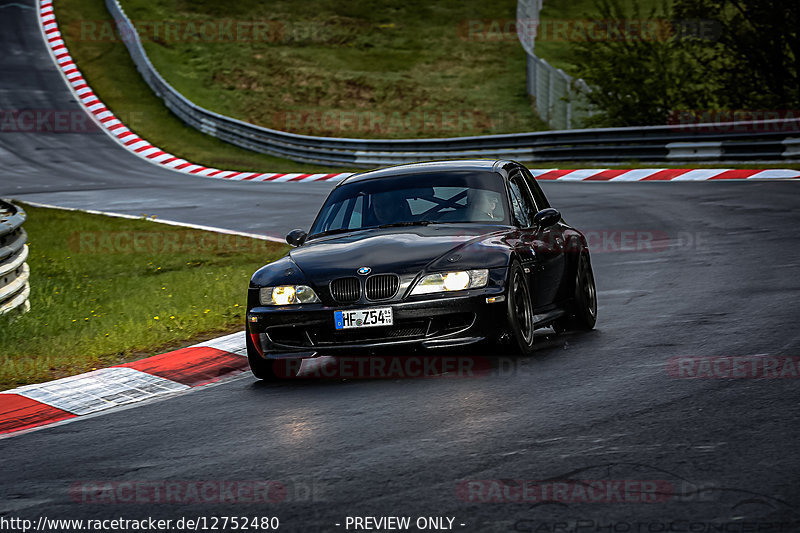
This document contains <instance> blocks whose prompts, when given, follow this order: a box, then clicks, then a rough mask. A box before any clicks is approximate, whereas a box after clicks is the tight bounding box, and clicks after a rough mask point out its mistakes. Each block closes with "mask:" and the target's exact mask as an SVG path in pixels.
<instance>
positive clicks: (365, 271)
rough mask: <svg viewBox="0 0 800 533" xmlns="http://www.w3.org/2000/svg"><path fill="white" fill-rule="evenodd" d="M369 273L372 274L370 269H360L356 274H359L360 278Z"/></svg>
mask: <svg viewBox="0 0 800 533" xmlns="http://www.w3.org/2000/svg"><path fill="white" fill-rule="evenodd" d="M370 272H372V269H371V268H370V267H361V268H359V269H358V273H359V274H361V275H362V276H366V275H367V274H369V273H370Z"/></svg>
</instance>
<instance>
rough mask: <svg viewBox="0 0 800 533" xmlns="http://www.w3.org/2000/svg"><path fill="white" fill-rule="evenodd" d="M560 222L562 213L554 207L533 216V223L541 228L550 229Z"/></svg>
mask: <svg viewBox="0 0 800 533" xmlns="http://www.w3.org/2000/svg"><path fill="white" fill-rule="evenodd" d="M559 220H561V213H559V211H558V209H553V208H552V207H548V208H547V209H542V210H541V211H539V212H538V213H536V214H535V215H534V216H533V223H534V224H535V225H536V226H539V227H540V228H549V227H550V226H552V225H553V224H555V223H557V222H558V221H559Z"/></svg>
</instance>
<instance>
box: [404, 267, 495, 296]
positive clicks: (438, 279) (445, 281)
mask: <svg viewBox="0 0 800 533" xmlns="http://www.w3.org/2000/svg"><path fill="white" fill-rule="evenodd" d="M488 282H489V270H488V269H485V268H484V269H480V270H458V271H455V272H441V273H438V274H428V275H427V276H425V277H424V278H422V279H421V280H420V281H419V283H417V284H416V285H415V286H414V289H413V290H412V291H411V294H412V295H414V294H429V293H432V292H449V291H463V290H465V289H479V288H481V287H485V286H486V284H487V283H488Z"/></svg>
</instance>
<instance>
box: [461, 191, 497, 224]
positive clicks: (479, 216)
mask: <svg viewBox="0 0 800 533" xmlns="http://www.w3.org/2000/svg"><path fill="white" fill-rule="evenodd" d="M498 200H499V198H498V197H497V194H495V193H493V192H491V191H483V190H480V189H470V190H469V191H468V192H467V202H468V205H469V209H470V219H471V220H498V219H501V218H503V217H502V216H501V215H498V213H497V203H498Z"/></svg>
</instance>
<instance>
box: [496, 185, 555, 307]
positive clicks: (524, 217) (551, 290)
mask: <svg viewBox="0 0 800 533" xmlns="http://www.w3.org/2000/svg"><path fill="white" fill-rule="evenodd" d="M508 183H509V194H510V197H511V203H512V208H513V209H514V212H515V217H516V218H517V221H518V224H519V226H520V228H521V229H520V232H521V236H520V241H519V244H518V246H517V253H518V255H519V256H520V257H521V258H525V259H523V268H525V271H526V273H527V275H528V283H529V286H530V287H531V290H532V291H531V292H532V295H533V306H534V309H535V310H541V309H543V308H546V307H547V306H549V305H550V304H552V303H554V301H555V299H556V295H557V294H558V287H559V284H560V282H561V276H562V272H563V269H564V246H563V242H564V239H563V235H560V231H559V228H558V224H556V225H555V226H551V227H549V228H541V227H539V226H537V225H535V224H534V222H533V219H534V216H535V214H536V213H537V212H538V211H539V208H538V206H537V205H536V203H535V201H534V197H533V194H532V193H531V190H530V188H529V186H528V183H527V180H526V179H525V177H524V175H523V174H522V173H521V172H519V171H517V172H514V173H512V174H511V176H510V177H509V181H508ZM518 213H519V214H518Z"/></svg>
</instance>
